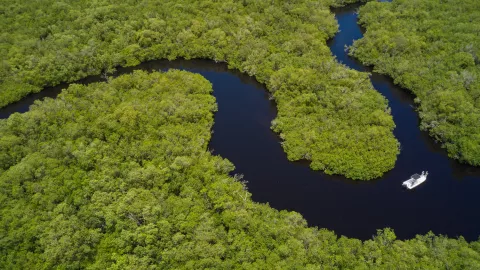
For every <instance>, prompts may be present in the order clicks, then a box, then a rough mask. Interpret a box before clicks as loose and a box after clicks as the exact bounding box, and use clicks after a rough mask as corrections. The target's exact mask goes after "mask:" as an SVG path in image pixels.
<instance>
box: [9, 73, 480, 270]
mask: <svg viewBox="0 0 480 270" xmlns="http://www.w3.org/2000/svg"><path fill="white" fill-rule="evenodd" d="M211 93H212V86H211V84H210V83H209V82H208V81H207V80H205V79H204V78H203V77H201V76H200V75H195V74H192V73H189V72H185V71H169V72H166V73H159V72H154V73H146V72H143V71H137V72H134V73H133V74H130V75H123V76H120V77H118V78H115V79H110V80H109V81H108V82H102V83H93V84H90V85H88V86H83V85H71V86H70V87H69V88H68V89H66V90H64V91H63V92H62V93H61V94H60V95H59V96H58V97H57V98H56V99H46V100H45V101H42V102H37V103H36V104H35V105H33V106H32V108H31V110H30V111H29V112H27V113H24V114H14V115H12V116H11V117H10V118H8V119H7V120H1V121H0V153H1V155H0V164H1V167H0V217H1V218H0V268H1V269H52V268H58V269H205V268H209V269H452V268H454V269H479V268H480V242H472V243H467V242H466V241H465V240H464V239H463V238H459V239H448V238H445V237H442V236H435V235H433V234H427V235H425V236H417V237H416V238H414V239H411V240H407V241H399V240H396V237H395V234H394V233H393V231H391V230H389V229H385V230H379V231H378V233H377V235H376V236H374V237H373V239H372V240H368V241H365V242H362V241H360V240H357V239H349V238H346V237H337V236H336V235H335V234H334V233H333V232H331V231H328V230H325V229H317V228H309V227H307V223H306V221H305V220H304V219H303V218H302V217H301V216H300V215H299V214H297V213H294V212H288V211H277V210H275V209H272V208H270V207H269V206H268V205H265V204H258V203H254V202H252V201H251V199H250V194H249V193H248V191H247V190H246V188H245V185H244V183H243V180H242V179H241V178H240V177H237V176H235V177H231V176H229V172H231V171H232V170H233V169H234V166H233V165H232V164H231V163H230V162H229V161H227V160H225V159H222V158H221V157H219V156H213V155H211V153H210V152H209V151H208V149H207V145H208V141H209V140H210V136H211V128H212V125H213V113H214V112H215V111H216V109H217V106H216V103H215V98H214V97H213V96H212V95H211Z"/></svg>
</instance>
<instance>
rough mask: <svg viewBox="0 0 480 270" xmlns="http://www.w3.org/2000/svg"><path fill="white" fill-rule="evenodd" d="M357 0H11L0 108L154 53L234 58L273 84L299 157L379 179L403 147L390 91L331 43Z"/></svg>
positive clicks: (3, 2)
mask: <svg viewBox="0 0 480 270" xmlns="http://www.w3.org/2000/svg"><path fill="white" fill-rule="evenodd" d="M348 2H352V1H351V0H321V1H318V0H296V1H278V0H276V1H266V0H262V1H258V0H242V1H233V0H228V1H214V0H201V1H200V0H197V1H191V0H140V1H139V0H126V1H121V2H119V1H111V0H95V1H90V0H89V1H86V0H81V1H71V0H67V1H60V2H59V1H54V0H44V1H34V2H32V1H27V0H19V1H9V0H0V14H1V16H0V26H1V27H2V29H3V30H2V33H1V34H0V55H2V56H3V58H2V61H1V62H0V63H1V65H0V89H2V90H1V91H0V106H4V105H6V104H8V103H11V102H14V101H16V100H19V99H20V98H22V97H23V96H25V95H26V94H28V93H30V92H36V91H40V90H41V89H42V87H44V86H46V85H55V84H58V83H60V82H72V81H75V80H77V79H80V78H84V77H86V76H88V75H93V74H100V73H108V72H112V71H113V70H114V69H115V67H117V66H135V65H137V64H139V63H141V62H143V61H147V60H152V59H176V58H179V57H180V58H186V59H191V58H206V59H212V60H215V61H222V62H223V61H225V62H227V63H228V65H229V67H230V68H235V69H238V70H240V71H242V72H246V73H248V74H249V75H251V76H255V78H256V79H257V80H258V81H259V82H261V83H264V84H265V85H266V86H267V88H268V89H269V91H271V93H272V97H273V98H274V99H275V101H276V102H277V105H278V116H277V119H276V120H275V121H274V123H273V126H272V128H273V129H274V130H275V131H276V132H278V133H280V136H281V138H282V139H283V140H284V141H283V144H282V145H283V148H284V150H285V152H286V153H287V156H288V158H289V159H290V160H300V159H308V160H311V161H312V163H311V167H312V168H313V169H318V170H324V171H325V172H326V173H329V174H342V175H345V176H347V177H349V178H352V179H362V180H368V179H372V178H377V177H380V176H382V174H383V173H384V172H386V171H388V170H390V169H392V168H393V167H394V164H395V160H396V156H397V155H398V153H399V145H398V142H397V140H396V139H395V138H394V136H393V132H392V130H393V128H394V126H395V125H394V123H393V120H392V117H391V115H390V113H389V109H388V104H387V101H386V99H385V98H384V97H383V96H381V95H380V94H379V93H378V92H377V91H375V90H374V89H373V87H372V85H371V83H370V81H369V80H368V75H367V74H365V73H360V72H356V71H353V70H350V69H347V68H346V67H345V66H343V65H341V64H339V63H337V62H336V61H335V59H334V57H333V56H332V55H331V52H330V50H329V48H328V47H327V45H326V40H327V39H329V38H332V37H333V35H334V34H335V33H336V31H337V29H338V26H337V23H336V21H335V18H334V16H333V14H332V13H331V12H330V10H329V8H330V7H331V6H338V5H341V4H344V3H348Z"/></svg>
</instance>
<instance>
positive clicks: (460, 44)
mask: <svg viewBox="0 0 480 270" xmlns="http://www.w3.org/2000/svg"><path fill="white" fill-rule="evenodd" d="M359 18H360V23H361V24H362V25H363V26H364V27H365V28H366V30H367V31H366V33H365V37H364V38H362V39H360V40H358V41H356V42H355V43H354V45H353V48H352V50H351V54H352V55H354V56H355V57H357V58H359V59H360V60H361V61H362V62H363V63H364V64H367V65H373V66H374V69H375V71H377V72H380V73H384V74H388V75H389V76H391V77H393V79H394V80H395V83H397V84H399V85H401V86H402V87H404V88H406V89H408V90H410V91H411V92H413V93H414V94H415V96H416V99H415V101H416V103H417V104H418V111H419V114H420V118H421V126H420V127H421V128H422V129H423V130H428V131H429V132H430V135H431V136H433V137H434V138H435V139H436V140H438V141H439V142H441V143H442V145H443V147H444V148H446V150H447V151H448V155H449V156H450V157H452V158H454V159H457V160H459V161H461V162H464V163H468V164H470V165H475V166H479V165H480V58H479V57H480V1H477V0H466V1H449V0H445V1H438V0H418V1H408V0H395V1H393V2H391V3H378V2H370V3H368V4H367V5H365V6H364V7H362V8H361V9H360V17H359Z"/></svg>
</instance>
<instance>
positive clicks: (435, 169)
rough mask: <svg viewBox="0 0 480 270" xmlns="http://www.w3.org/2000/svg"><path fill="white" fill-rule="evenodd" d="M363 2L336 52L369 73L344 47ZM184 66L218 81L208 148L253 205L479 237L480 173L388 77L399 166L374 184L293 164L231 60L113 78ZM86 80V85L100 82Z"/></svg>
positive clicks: (347, 225) (266, 104)
mask: <svg viewBox="0 0 480 270" xmlns="http://www.w3.org/2000/svg"><path fill="white" fill-rule="evenodd" d="M357 7H358V6H355V5H351V6H348V7H347V8H343V9H339V10H335V12H336V17H337V19H338V21H339V23H340V30H341V32H339V33H338V34H337V36H336V37H335V38H334V39H333V40H331V42H330V44H329V45H330V47H331V50H332V53H333V54H334V55H335V56H336V57H337V59H338V60H339V61H341V62H343V63H344V64H346V65H347V66H349V67H351V68H354V69H357V70H360V71H370V70H369V69H368V68H366V67H363V66H362V65H361V64H359V63H358V62H356V61H355V60H354V59H351V58H349V57H348V56H347V54H346V53H345V52H344V46H345V45H350V44H351V42H352V40H354V39H358V38H360V37H361V36H362V32H361V29H360V28H359V27H358V25H357V24H356V14H355V11H356V9H357ZM169 68H177V69H184V70H188V71H191V72H196V73H200V74H201V75H203V76H204V77H205V78H206V79H208V80H209V81H210V82H211V83H212V84H213V89H214V95H215V97H216V99H217V103H218V108H219V110H218V112H217V113H216V115H215V125H214V127H213V130H214V134H213V137H212V140H211V142H210V145H209V147H210V148H211V149H213V150H214V154H218V155H221V156H222V157H224V158H227V159H229V160H230V161H231V162H233V163H234V164H235V166H236V170H235V173H240V174H243V175H244V178H245V179H246V180H247V181H248V188H249V190H250V192H251V193H252V194H253V195H252V196H253V200H254V201H257V202H262V203H269V204H270V205H271V206H272V207H274V208H276V209H279V210H293V211H297V212H299V213H301V214H302V215H303V216H304V217H305V219H306V220H307V221H308V223H309V225H311V226H318V227H322V228H327V229H330V230H334V231H335V232H336V233H337V234H339V235H346V236H348V237H355V238H360V239H369V238H371V236H372V235H373V234H375V232H376V229H380V228H385V227H390V228H393V229H394V230H395V232H396V234H397V236H398V238H400V239H405V238H411V237H414V236H415V235H416V234H424V233H427V232H428V231H430V230H432V231H433V232H434V233H436V234H444V235H448V236H450V237H457V236H460V235H462V236H464V237H465V238H466V239H467V240H476V239H477V238H478V236H479V235H480V211H478V210H477V206H478V205H480V196H476V193H477V191H478V190H480V169H478V168H473V167H470V166H464V165H460V164H458V163H457V162H455V161H453V160H451V159H449V158H448V157H447V155H446V153H445V152H444V151H443V150H442V149H441V148H440V147H439V146H438V145H436V144H435V143H434V142H433V140H432V139H431V138H429V137H428V135H427V134H425V133H424V132H421V131H420V130H419V128H418V124H419V119H418V116H417V113H416V112H415V110H414V108H413V97H412V96H411V95H410V94H408V93H407V92H405V91H404V90H402V89H400V88H398V87H396V86H395V85H393V83H392V81H391V80H390V79H389V78H388V77H385V76H382V75H379V74H375V73H373V74H372V77H371V79H372V83H373V85H374V86H375V88H376V89H377V90H378V91H379V92H381V93H382V94H383V95H384V96H385V97H387V98H388V100H389V104H390V106H391V107H392V114H393V117H394V120H395V123H396V125H397V127H396V129H395V131H394V132H395V136H396V137H397V138H398V140H399V141H400V143H401V145H402V148H401V154H400V155H399V157H398V161H397V163H396V166H395V168H394V169H393V170H392V171H390V172H388V173H387V174H386V175H385V176H384V177H383V178H381V179H377V180H374V181H368V182H362V181H352V180H348V179H345V178H343V177H340V176H327V175H325V174H323V173H321V172H314V171H312V170H310V168H309V167H308V163H307V162H289V161H288V160H287V158H286V155H285V153H284V152H283V150H282V148H281V146H280V140H279V138H278V137H277V135H276V134H275V133H273V132H272V131H271V130H270V122H271V120H273V119H274V117H275V115H276V109H275V104H273V103H272V102H271V101H269V100H268V94H267V92H266V90H265V88H264V86H263V85H261V84H259V83H257V82H256V81H255V80H254V79H253V78H252V77H249V76H247V75H245V74H241V73H239V72H236V71H232V70H228V69H227V67H226V65H225V64H218V63H214V62H212V61H204V60H188V61H186V60H177V61H173V62H169V61H152V62H147V63H143V64H141V65H139V66H137V67H133V68H122V69H119V70H118V72H117V73H116V75H120V74H124V73H130V72H132V71H133V70H136V69H142V70H148V71H152V70H166V69H169ZM102 80H103V78H101V77H100V76H94V77H89V78H87V79H85V80H82V81H80V83H90V82H94V81H102ZM65 87H66V85H60V86H57V87H52V88H48V89H45V90H44V91H42V92H41V93H39V94H35V95H30V96H29V97H27V98H25V99H23V100H22V101H20V102H18V103H15V104H12V105H10V106H7V107H5V108H2V109H0V118H6V117H8V116H9V115H10V114H11V113H13V112H25V111H27V110H28V107H29V106H30V105H31V104H32V103H33V101H34V100H38V99H42V98H43V97H46V96H48V97H56V95H57V94H58V93H59V92H60V91H61V90H62V89H63V88H65ZM422 170H428V171H429V177H428V180H427V181H426V182H425V183H424V184H422V185H421V186H419V187H418V188H416V189H415V190H412V191H407V190H404V189H403V188H402V187H401V183H402V182H403V181H405V180H406V179H408V178H409V176H410V175H411V174H413V173H418V172H421V171H422Z"/></svg>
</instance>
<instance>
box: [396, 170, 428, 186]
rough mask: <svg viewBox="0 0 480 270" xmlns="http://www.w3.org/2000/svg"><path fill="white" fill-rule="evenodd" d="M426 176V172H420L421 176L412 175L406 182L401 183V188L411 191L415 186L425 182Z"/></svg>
mask: <svg viewBox="0 0 480 270" xmlns="http://www.w3.org/2000/svg"><path fill="white" fill-rule="evenodd" d="M427 175H428V172H422V174H417V173H416V174H414V175H412V176H411V177H410V179H408V180H407V181H405V182H403V184H402V186H404V187H406V188H408V189H412V188H415V187H416V186H418V185H420V184H421V183H423V182H425V180H427Z"/></svg>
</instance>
